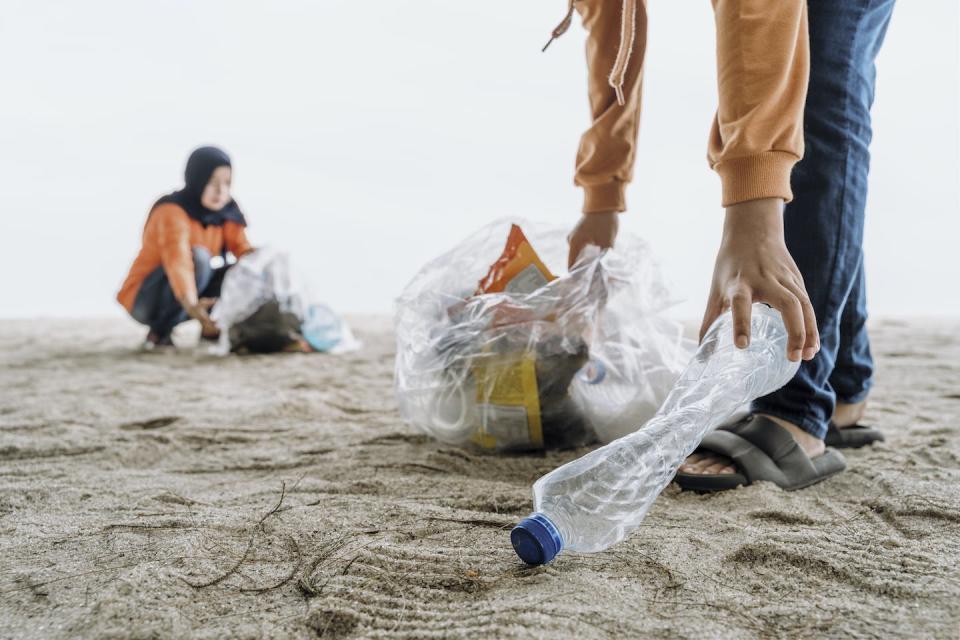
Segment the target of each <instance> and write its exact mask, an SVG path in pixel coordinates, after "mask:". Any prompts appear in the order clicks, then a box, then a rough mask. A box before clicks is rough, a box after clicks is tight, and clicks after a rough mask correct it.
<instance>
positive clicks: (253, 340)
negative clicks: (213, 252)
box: [211, 248, 361, 355]
mask: <svg viewBox="0 0 960 640" xmlns="http://www.w3.org/2000/svg"><path fill="white" fill-rule="evenodd" d="M211 317H212V319H213V320H214V322H216V323H217V326H219V327H220V342H219V343H218V344H217V346H216V347H214V349H213V351H214V352H215V353H218V354H220V355H226V354H227V353H230V352H237V351H249V352H252V353H274V352H278V351H284V350H288V349H291V348H294V349H296V350H305V351H310V350H312V351H325V352H330V353H343V352H346V351H352V350H355V349H357V348H359V347H360V346H361V345H360V343H359V342H358V341H357V340H356V338H354V336H353V333H352V332H351V331H350V327H349V326H348V325H347V324H346V322H344V321H343V319H342V318H340V317H339V316H338V315H337V314H336V313H334V312H333V311H332V310H331V309H330V308H329V307H327V306H326V305H325V304H323V303H321V302H319V301H318V300H317V297H316V295H315V294H314V293H313V289H312V287H311V285H310V283H309V282H307V280H306V279H304V278H303V277H301V276H300V274H299V273H298V272H296V271H295V270H294V269H293V268H291V266H290V259H289V257H288V256H287V254H286V253H284V252H282V251H277V250H275V249H270V248H261V249H257V250H256V251H252V252H250V253H247V254H245V255H244V256H242V257H241V258H240V259H239V260H238V261H237V263H236V264H235V265H233V266H232V267H231V268H230V269H229V270H228V271H227V273H226V275H225V276H224V279H223V286H222V287H221V290H220V298H219V300H218V301H217V304H216V306H214V308H213V312H212V313H211Z"/></svg>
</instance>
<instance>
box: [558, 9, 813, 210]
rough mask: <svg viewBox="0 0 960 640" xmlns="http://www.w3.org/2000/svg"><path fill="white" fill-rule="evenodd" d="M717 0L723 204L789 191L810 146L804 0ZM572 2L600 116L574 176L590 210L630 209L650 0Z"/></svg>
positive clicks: (716, 133)
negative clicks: (806, 146) (807, 143)
mask: <svg viewBox="0 0 960 640" xmlns="http://www.w3.org/2000/svg"><path fill="white" fill-rule="evenodd" d="M713 5H714V11H715V17H716V25H717V82H718V85H719V107H718V109H717V114H716V118H715V120H714V123H713V130H712V131H711V134H710V142H709V148H708V160H709V162H710V166H711V167H712V168H713V169H714V170H716V172H717V173H718V174H719V175H720V178H721V182H722V184H723V199H722V201H723V205H724V206H729V205H731V204H735V203H737V202H744V201H746V200H753V199H756V198H764V197H780V198H783V199H784V200H789V199H790V198H791V197H792V193H791V191H790V171H791V169H792V168H793V165H794V164H795V163H796V162H797V160H799V159H800V157H801V156H802V155H803V104H804V100H805V98H806V87H807V79H808V73H809V45H808V34H807V14H806V1H805V0H777V1H776V2H771V1H770V0H714V1H713ZM574 6H576V8H577V9H578V10H579V12H580V16H581V18H582V20H583V26H584V28H586V30H587V66H588V73H589V80H588V82H589V98H590V110H591V115H592V123H591V125H590V127H589V128H588V129H587V131H586V132H585V133H584V134H583V136H582V137H581V139H580V148H579V150H578V152H577V163H576V173H575V175H574V183H575V184H577V185H578V186H580V187H583V190H584V203H583V212H584V213H599V212H607V211H616V212H620V211H625V210H626V200H625V197H624V192H625V190H626V185H627V184H628V183H629V182H630V180H631V179H632V177H633V165H634V161H635V158H636V147H637V131H638V127H639V123H640V97H641V89H642V84H643V63H644V55H645V51H646V41H647V37H646V35H647V11H646V0H577V1H576V2H575V5H574ZM560 32H561V33H562V31H560ZM555 35H556V33H555Z"/></svg>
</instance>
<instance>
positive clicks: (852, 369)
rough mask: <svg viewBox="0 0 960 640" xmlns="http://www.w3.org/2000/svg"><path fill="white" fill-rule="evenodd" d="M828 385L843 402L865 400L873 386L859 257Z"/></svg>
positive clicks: (871, 358) (862, 278)
mask: <svg viewBox="0 0 960 640" xmlns="http://www.w3.org/2000/svg"><path fill="white" fill-rule="evenodd" d="M830 386H831V387H833V390H834V392H835V393H836V395H837V402H844V403H847V404H853V403H856V402H860V401H862V400H864V399H866V397H867V394H868V393H869V392H870V388H871V387H872V386H873V356H872V355H871V354H870V339H869V337H868V336H867V290H866V277H865V275H864V271H863V261H862V260H861V261H860V266H859V268H858V270H857V277H856V279H855V280H854V282H853V289H851V290H850V296H849V297H848V298H847V304H846V305H844V307H843V315H841V316H840V348H839V349H837V362H836V364H835V365H834V367H833V373H832V374H830Z"/></svg>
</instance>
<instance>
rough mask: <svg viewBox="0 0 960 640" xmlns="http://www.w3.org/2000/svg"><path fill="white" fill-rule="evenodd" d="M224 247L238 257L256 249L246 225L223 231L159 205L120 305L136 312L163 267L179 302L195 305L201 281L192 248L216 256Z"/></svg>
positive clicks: (179, 210)
mask: <svg viewBox="0 0 960 640" xmlns="http://www.w3.org/2000/svg"><path fill="white" fill-rule="evenodd" d="M224 245H226V249H227V250H228V251H230V252H231V253H232V254H233V255H235V256H237V257H240V256H242V255H243V254H245V253H247V252H248V251H251V250H252V249H253V247H251V246H250V242H249V241H248V240H247V234H246V233H245V232H244V229H243V225H240V224H237V223H236V222H227V223H225V224H224V225H223V226H222V227H218V226H213V225H211V226H209V227H204V226H203V225H202V224H200V223H199V222H197V221H196V220H194V219H193V218H191V217H190V216H188V215H187V212H186V211H184V210H183V209H182V208H181V207H179V206H177V205H175V204H172V203H166V204H161V205H159V206H158V207H157V208H155V209H154V210H153V211H152V212H151V214H150V217H149V218H148V219H147V224H146V226H145V227H144V229H143V247H142V248H141V249H140V253H139V254H137V257H136V259H135V260H134V261H133V265H132V266H131V267H130V273H129V274H127V279H126V280H124V282H123V286H122V287H120V293H118V294H117V301H118V302H120V304H122V305H123V306H124V308H126V310H127V311H132V310H133V302H134V300H136V299H137V291H139V290H140V285H141V284H142V283H143V281H144V279H145V278H146V277H147V276H148V275H150V274H151V273H152V272H153V271H154V270H155V269H156V268H157V267H159V266H163V270H164V271H166V272H167V279H168V280H169V281H170V287H171V288H172V289H173V293H174V295H175V296H177V299H178V300H181V301H187V302H195V301H196V299H197V281H196V276H195V275H194V272H193V250H192V248H193V247H198V246H199V247H204V248H206V249H207V250H208V251H209V252H210V255H213V256H216V255H220V253H221V251H222V250H223V248H224Z"/></svg>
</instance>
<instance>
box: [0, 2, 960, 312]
mask: <svg viewBox="0 0 960 640" xmlns="http://www.w3.org/2000/svg"><path fill="white" fill-rule="evenodd" d="M565 4H566V3H565V1H564V0H550V1H547V0H533V1H527V2H517V3H511V4H510V6H509V11H507V10H505V8H506V5H503V4H499V5H498V4H491V3H488V2H478V1H474V2H468V1H466V0H460V1H458V2H451V1H450V0H445V1H441V0H416V1H412V0H389V1H388V0H372V1H368V2H358V1H357V0H350V1H348V0H322V1H316V0H298V1H295V0H277V1H275V2H254V1H252V0H242V1H241V0H165V1H163V2H157V1H156V0H153V1H147V0H88V1H86V2H76V1H65V0H64V1H52V0H4V5H3V6H4V19H3V20H2V21H0V78H2V96H3V98H2V100H0V288H2V302H0V315H2V316H38V315H44V316H46V315H57V316H76V315H120V314H122V310H121V309H120V308H119V306H118V305H117V304H116V303H115V302H114V300H113V298H114V295H115V293H116V290H117V288H118V287H119V285H120V283H121V281H122V280H123V277H124V276H125V274H126V270H127V268H128V267H129V263H130V261H131V260H132V259H133V257H134V255H135V254H136V252H137V250H138V248H139V236H140V233H141V230H142V227H143V221H144V217H145V215H146V213H147V209H148V207H149V205H150V204H151V203H152V202H153V201H154V200H155V199H156V198H157V197H158V196H160V195H162V194H163V193H166V192H168V191H170V190H172V189H174V188H176V187H178V186H179V185H180V182H181V175H182V170H183V163H184V161H185V159H186V156H187V154H188V153H189V151H190V150H191V149H192V148H193V147H195V146H197V145H199V144H205V143H214V144H218V145H221V146H223V147H224V148H225V149H227V150H228V151H229V152H230V153H231V154H232V155H233V158H234V162H235V181H234V184H235V195H236V197H237V199H238V201H239V202H240V203H241V205H242V206H243V208H244V210H245V211H246V212H247V214H248V217H249V219H250V228H249V234H250V237H251V239H252V240H253V241H254V243H255V244H271V245H274V246H279V247H283V248H286V249H288V250H289V251H290V252H291V254H292V255H293V256H294V258H295V260H296V261H298V262H299V263H300V264H301V265H303V266H304V267H306V268H308V269H309V270H310V272H311V273H312V274H313V278H314V280H315V281H316V283H317V284H318V285H319V286H318V288H319V290H321V291H322V292H324V295H325V297H326V299H327V301H328V302H329V303H330V304H332V305H333V306H335V307H336V308H338V309H340V310H343V311H363V312H389V311H390V309H391V305H392V300H393V298H394V297H395V296H396V295H397V294H398V293H399V291H400V290H401V289H402V287H403V286H404V284H405V283H406V281H407V280H408V279H409V278H410V277H411V276H412V275H413V273H414V272H415V271H416V270H417V269H418V267H419V266H420V265H421V264H423V263H424V262H425V261H426V260H427V259H429V258H431V257H433V256H435V255H437V254H438V253H440V252H442V251H443V250H445V249H446V248H447V247H448V246H449V245H451V244H452V243H454V242H455V241H457V240H459V239H460V238H462V237H463V236H465V235H466V234H468V233H469V232H470V231H471V230H473V229H475V228H477V227H479V226H481V225H482V224H484V223H485V222H487V221H489V220H491V219H494V218H499V217H503V216H507V215H521V216H524V217H527V218H534V219H541V220H552V221H555V222H557V223H558V224H564V225H572V224H573V223H575V222H576V219H577V217H578V215H579V207H580V199H581V198H580V194H579V192H578V191H577V190H576V189H575V188H574V187H573V186H572V169H573V161H574V154H575V152H576V147H577V142H578V139H579V136H580V133H581V132H582V130H583V128H584V127H585V126H586V124H587V121H588V112H587V102H586V90H585V73H586V71H585V63H584V55H583V32H582V29H580V28H579V27H575V28H573V29H571V31H570V33H568V35H566V36H565V37H564V38H562V39H561V40H560V41H558V42H556V43H554V45H553V46H552V47H551V48H550V49H549V50H548V52H547V53H545V54H541V53H540V47H541V46H542V45H543V43H544V42H545V40H546V39H547V36H548V34H549V32H550V30H551V29H552V28H553V26H554V25H555V24H556V23H557V22H558V21H559V20H560V18H561V17H562V16H563V13H564V10H565ZM957 14H958V9H957V2H956V1H955V0H923V1H922V2H919V1H917V0H912V1H904V2H901V3H899V5H898V6H897V8H896V10H895V13H894V18H893V22H892V25H891V27H890V31H889V34H888V37H887V43H886V47H885V49H884V51H883V53H882V54H881V58H880V61H879V65H878V68H879V81H878V91H877V101H876V105H875V108H874V116H875V117H874V124H875V136H874V144H873V147H872V151H873V172H872V175H871V183H870V189H871V192H870V197H869V203H868V212H867V218H868V221H867V234H866V236H867V237H866V251H867V253H866V256H867V270H868V283H869V304H870V307H871V310H872V312H873V313H874V314H875V315H932V314H936V315H941V314H951V315H956V314H960V293H958V292H960V284H958V283H960V194H958V183H960V161H958V157H960V133H958V120H960V117H958V116H960V113H958V75H960V69H958V49H957V47H958V44H957V43H958V40H960V37H958V35H960V34H958V31H960V29H958V25H960V20H958V15H957ZM650 23H651V25H650V36H649V49H648V54H647V61H648V62H647V65H648V66H647V76H646V80H645V87H644V89H645V95H644V114H643V118H642V125H641V134H640V151H639V158H638V163H637V171H636V174H637V175H636V180H635V182H634V184H633V185H632V186H631V188H630V192H629V203H630V206H631V210H630V212H629V213H627V214H626V215H625V216H624V217H623V227H624V228H625V229H627V230H629V231H631V232H634V233H637V234H639V235H641V236H643V237H645V238H647V239H648V240H649V241H650V242H651V244H652V245H653V247H654V250H655V251H656V253H657V254H658V256H659V258H660V261H661V263H662V264H663V266H664V269H665V271H666V273H667V275H668V276H669V278H670V280H671V281H672V283H673V290H674V291H675V293H676V295H677V297H679V298H682V299H683V300H684V302H682V303H681V304H680V305H679V306H678V307H677V308H676V309H675V311H674V313H675V314H678V315H680V316H683V317H691V318H692V317H698V316H699V315H700V314H701V312H702V305H703V302H704V299H705V296H706V292H707V288H708V284H709V279H710V274H711V267H712V262H713V257H714V254H715V251H716V246H717V241H718V237H719V230H720V225H721V221H722V211H721V209H720V207H719V191H720V189H719V181H718V179H717V178H716V177H715V176H714V175H713V174H712V173H711V172H710V171H709V169H708V168H707V166H706V162H705V160H704V155H705V149H706V136H707V133H708V130H709V124H710V120H711V117H712V112H713V110H714V108H715V101H716V86H715V78H714V64H715V60H714V36H713V19H712V13H711V10H710V3H709V2H707V1H706V0H703V1H701V2H670V1H668V0H652V1H651V3H650ZM575 24H579V23H578V22H577V23H575ZM493 258H495V256H491V260H492V259H493ZM560 267H561V265H557V266H555V267H554V268H556V269H560Z"/></svg>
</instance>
